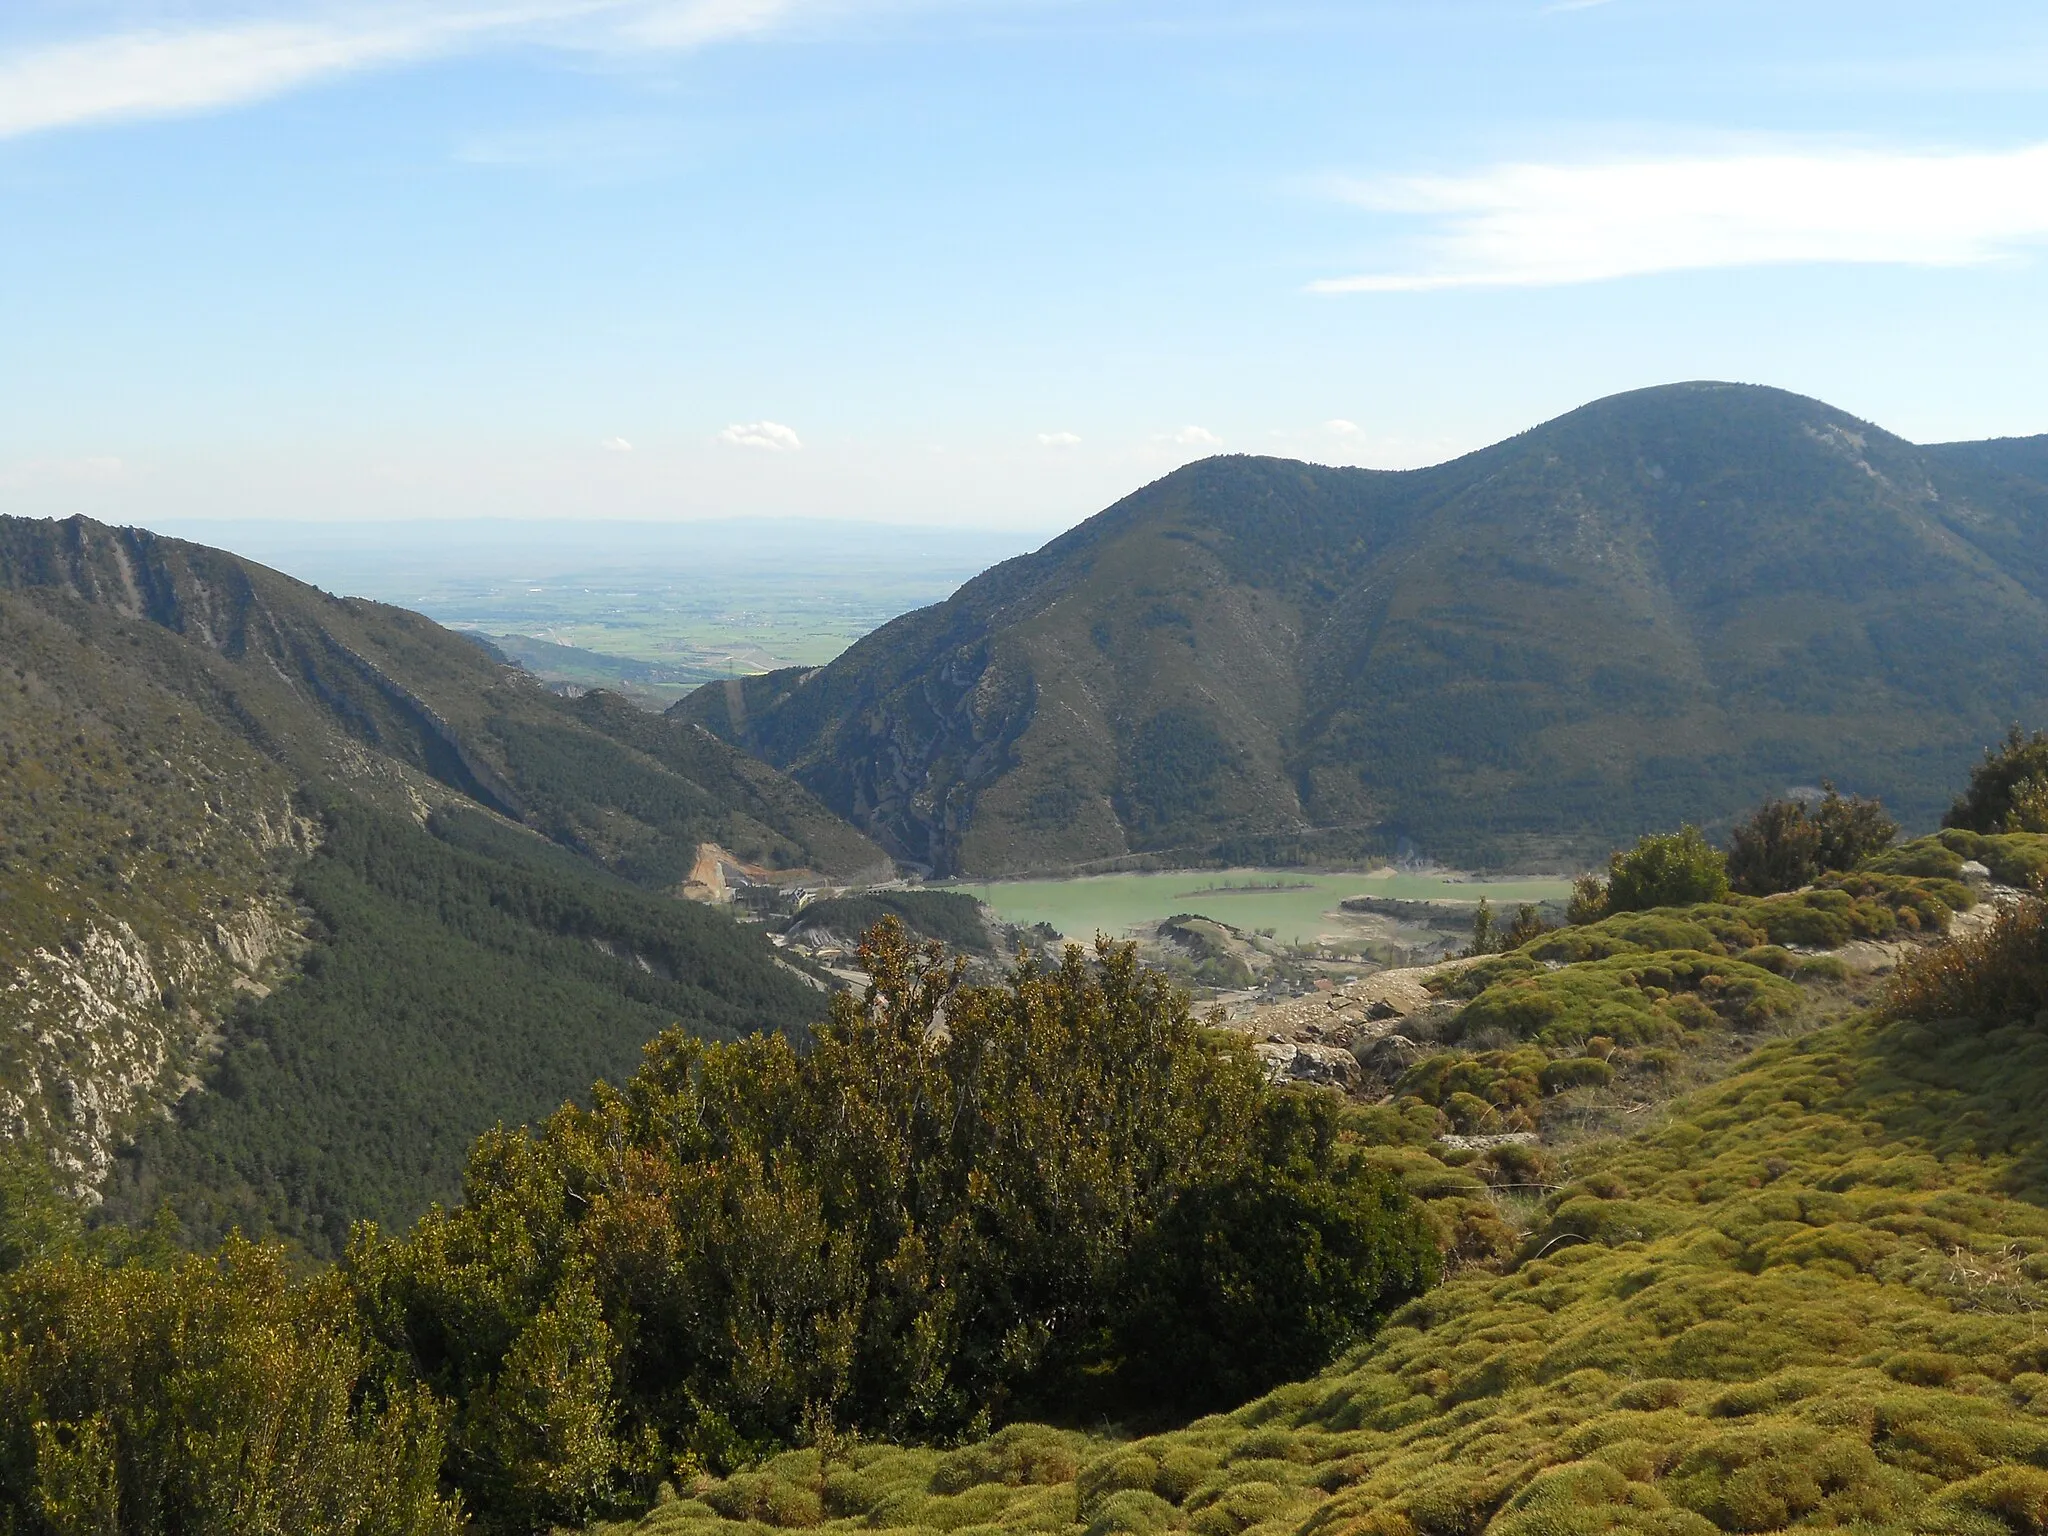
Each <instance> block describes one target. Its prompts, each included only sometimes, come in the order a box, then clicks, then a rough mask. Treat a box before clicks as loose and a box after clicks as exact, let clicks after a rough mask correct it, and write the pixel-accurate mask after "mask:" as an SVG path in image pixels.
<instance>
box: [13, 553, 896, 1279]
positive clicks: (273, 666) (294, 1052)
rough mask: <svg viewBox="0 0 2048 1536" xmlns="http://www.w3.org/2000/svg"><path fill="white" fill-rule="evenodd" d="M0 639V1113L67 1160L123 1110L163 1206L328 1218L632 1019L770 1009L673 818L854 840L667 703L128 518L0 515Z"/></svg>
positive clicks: (397, 1193) (351, 1209) (86, 1160)
mask: <svg viewBox="0 0 2048 1536" xmlns="http://www.w3.org/2000/svg"><path fill="white" fill-rule="evenodd" d="M0 656H4V657H5V658H6V666H5V669H4V671H0V749H4V751H5V752H6V754H7V759H6V761H7V768H6V772H5V774H4V775H0V809H4V810H5V812H6V820H5V823H4V826H0V911H4V918H5V920H4V922H0V1134H4V1135H6V1136H9V1137H16V1138H28V1139H31V1140H34V1141H36V1142H38V1143H41V1144H42V1145H44V1146H46V1147H48V1148H49V1149H50V1150H51V1152H52V1154H53V1156H55V1157H56V1158H57V1160H58V1161H59V1163H60V1164H61V1165H62V1166H63V1167H64V1168H65V1169H66V1170H67V1172H68V1175H69V1177H70V1181H71V1182H72V1184H73V1185H74V1187H77V1188H80V1189H82V1190H91V1189H97V1188H98V1187H100V1186H101V1185H102V1184H103V1183H104V1181H105V1179H106V1176H107V1174H108V1172H109V1171H110V1169H111V1168H112V1166H113V1161H112V1160H113V1154H114V1150H115V1148H116V1147H117V1146H118V1145H120V1144H121V1143H122V1142H123V1141H124V1140H125V1139H127V1138H129V1137H130V1136H132V1135H133V1134H135V1132H136V1131H137V1130H138V1129H139V1128H141V1127H143V1126H145V1125H155V1126H158V1127H159V1128H158V1129H156V1130H153V1131H152V1132H151V1133H150V1134H149V1135H148V1136H147V1137H145V1138H144V1145H143V1147H142V1150H141V1153H140V1154H138V1155H139V1156H140V1157H141V1161H140V1162H139V1163H138V1162H135V1161H132V1160H131V1161H130V1162H129V1163H127V1164H125V1165H124V1171H123V1177H122V1187H123V1189H125V1190H126V1191H128V1205H129V1207H130V1208H134V1209H137V1210H140V1206H139V1205H137V1203H136V1202H137V1201H139V1200H141V1199H142V1198H143V1197H144V1196H145V1195H146V1196H147V1198H148V1199H150V1200H154V1199H155V1198H157V1197H158V1196H167V1197H169V1198H171V1199H172V1200H173V1203H174V1204H175V1205H176V1206H177V1207H178V1208H179V1209H180V1210H181V1212H184V1213H185V1214H186V1215H187V1216H188V1217H190V1218H191V1219H192V1221H193V1222H194V1223H195V1230H210V1229H212V1227H213V1226H217V1225H218V1222H219V1221H220V1220H225V1219H230V1218H232V1219H240V1220H243V1221H244V1222H245V1224H246V1225H249V1226H251V1227H256V1228H262V1227H266V1226H269V1225H273V1224H274V1225H276V1226H277V1227H278V1228H279V1229H280V1230H284V1231H287V1232H292V1233H295V1234H297V1235H299V1236H301V1237H303V1238H305V1239H306V1240H307V1241H309V1242H313V1243H315V1244H316V1246H317V1245H319V1244H321V1243H325V1244H328V1245H330V1246H331V1243H332V1241H333V1240H335V1239H336V1238H337V1237H338V1236H339V1235H340V1224H341V1223H343V1222H344V1221H345V1220H346V1219H347V1218H348V1217H350V1216H354V1215H364V1214H372V1213H374V1214H378V1215H381V1216H385V1217H386V1218H388V1219H399V1218H402V1217H404V1216H406V1215H409V1214H410V1213H411V1212H412V1211H415V1210H417V1209H419V1208H420V1207H421V1206H423V1205H424V1204H425V1203H426V1201H427V1200H429V1199H431V1198H437V1197H442V1196H445V1195H448V1194H451V1193H452V1192H453V1189H454V1178H455V1175H456V1173H457V1171H458V1170H459V1166H460V1161H461V1157H462V1153H463V1150H464V1148H465V1147H466V1146H467V1143H468V1142H469V1140H470V1139H471V1138H472V1137H473V1136H474V1135H475V1134H477V1133H478V1132H479V1131H481V1130H484V1129H487V1128H488V1127H489V1126H490V1125H492V1124H494V1123H496V1122H497V1121H499V1120H500V1119H509V1120H514V1121H516V1120H520V1119H524V1118H527V1117H528V1116H530V1115H533V1114H536V1113H539V1112H541V1111H542V1110H545V1109H548V1108H551V1107H553V1106H554V1105H555V1104H557V1103H559V1102H560V1101H561V1100H562V1099H564V1098H566V1097H568V1096H570V1095H572V1094H576V1093H581V1092H583V1091H585V1090H587V1088H588V1086H589V1084H590V1082H591V1080H592V1079H593V1078H594V1077H601V1076H607V1075H613V1074H616V1073H620V1072H623V1071H627V1070H630V1069H631V1068H632V1067H633V1066H634V1065H635V1064H636V1062H637V1059H638V1049H639V1045H640V1044H641V1042H642V1041H644V1040H645V1039H646V1038H648V1037H649V1036H651V1035H652V1034H653V1033H654V1032H655V1031H656V1030H658V1029H659V1028H660V1027H662V1026H663V1025H665V1024H667V1023H669V1022H672V1021H677V1020H680V1021H682V1022H684V1023H685V1024H687V1025H689V1026H690V1027H692V1028H695V1029H698V1030H700V1031H703V1032H707V1033H712V1034H730V1033H733V1032H736V1031H740V1030H744V1029H750V1028H756V1027H772V1028H792V1029H801V1028H803V1027H804V1025H805V1024H806V1022H807V1021H808V1020H809V1019H810V1018H812V1017H813V1016H815V1014H816V1013H817V1011H818V1009H819V1006H820V999H819V995H818V992H817V991H816V989H815V987H814V986H813V985H812V984H811V983H810V982H809V981H808V980H807V979H806V978H802V977H800V976H798V975H795V974H792V971H791V968H790V967H788V966H786V965H784V964H782V963H781V962H780V961H779V960H778V958H777V957H776V956H775V955H774V953H773V951H772V950H771V948H770V947H769V946H768V945H767V944H766V943H765V941H764V940H763V939H762V938H761V936H760V935H759V934H758V933H754V932H751V931H747V930H742V929H740V928H738V927H736V926H735V925H734V924H733V923H732V922H731V921H730V919H728V918H727V917H726V916H724V915H723V914H719V913H713V912H709V911H705V910H701V909H698V908H695V907H689V906H686V905H685V904H683V903H680V902H678V901H676V900H675V899H674V898H673V897H672V896H670V895H669V894H667V891H668V889H669V888H670V887H672V886H674V885H675V884H676V883H677V882H679V881H680V880H681V879H682V877H683V876H684V875H685V874H686V873H687V872H688V869H689V866H690V862H691V860H692V857H693V856H694V852H695V847H696V844H697V843H698V842H700V841H716V842H719V843H721V844H723V845H724V846H726V847H728V848H731V849H734V850H735V851H737V852H740V853H741V854H742V856H745V857H749V858H751V859H754V860H758V861H759V862H762V863H765V864H770V865H778V866H783V867H798V866H808V867H816V868H821V869H824V870H826V871H828V872H831V873H834V874H837V875H841V876H846V875H851V874H854V873H857V872H859V871H861V870H862V869H869V868H877V867H880V866H881V865H882V857H881V855H880V853H879V851H878V850H877V849H876V848H875V847H874V845H873V844H872V843H870V842H869V841H868V840H867V839H866V838H864V837H863V836H861V835H860V834H859V833H858V832H856V831H854V830H853V829H852V828H851V827H849V826H847V825H846V824H845V823H844V822H842V821H841V820H839V819H838V818H837V817H836V816H834V815H833V814H832V813H831V812H830V811H829V810H827V809H826V808H824V807H823V806H822V805H820V804H819V802H818V801H817V800H816V799H815V798H814V797H813V796H812V795H810V794H809V793H808V792H807V791H805V790H803V789H801V788H799V787H798V786H797V785H795V784H794V783H792V782H790V781H789V780H787V779H785V778H783V777H782V776H781V775H779V774H777V773H776V772H775V771H774V770H772V769H770V768H768V767H766V766H765V765H763V764H761V763H759V762H758V761H755V760H753V759H751V758H749V757H747V756H746V755H745V754H743V753H740V752H737V751H735V750H734V749H732V748H731V747H729V746H727V745H725V744H723V743H721V742H718V741H716V740H715V739H713V738H712V737H711V736H710V735H709V734H708V733H706V732H704V731H701V730H698V729H695V728H692V727H690V726H688V725H681V724H676V723H671V722H665V721H662V720H660V719H658V718H654V717H649V716H646V715H644V714H641V713H640V712H638V711H635V710H633V709H631V708H630V707H629V706H626V705H624V704H623V703H622V702H620V701H617V700H612V699H609V698H607V697H605V696H601V695H591V696H586V697H585V698H582V699H578V700H575V701H568V700H562V699H558V698H555V697H554V696H553V695H551V694H549V693H547V692H546V691H545V690H544V689H542V688H541V687H539V686H538V685H537V684H536V683H535V682H534V681H533V680H532V679H531V678H529V677H528V676H526V675H525V674H523V673H521V672H519V671H518V670H517V669H515V668H512V667H509V666H506V665H504V664H503V663H502V661H500V660H499V659H498V658H496V657H495V656H493V655H492V654H491V653H490V652H489V651H488V650H487V649H486V648H484V647H481V646H479V645H477V644H475V643H474V642H472V641H470V640H468V639H466V638H464V637H462V636H459V635H455V634H453V633H451V632H449V631H446V630H443V629H441V628H440V627H439V626H437V625H434V624H432V623H431V622H429V621H428V620H426V619H423V618H421V617H419V616H418V615H416V614H410V613H406V612H404V611H402V610H398V609H393V608H387V607H383V606H381V605H378V604H373V603H367V602H360V601H353V600H349V601H344V600H339V599H335V598H332V597H329V596H327V595H326V594H324V593H321V592H318V591H316V590H315V589H313V588H310V587H307V586H304V585H302V584H301V583H298V582H295V581H292V580H290V579H289V578H287V577H284V576H282V575H279V574H278V573H276V572H274V571H269V570H266V569H264V568H263V567H260V566H256V565H253V564H251V563H249V562H246V561H242V560H239V559H237V558H236V557H235V556H233V555H230V554H226V553H224V552H221V551H218V550H210V549H206V548H203V547H200V546H195V545H189V544H183V543H180V542H178V541H176V540H170V539H160V538H156V537H154V536H152V535H150V534H148V533H145V532H142V531H139V530H134V529H110V528H103V527H100V526H98V525H96V524H93V523H90V522H86V521H84V520H81V519H73V520H72V521H70V522H67V523H50V522H33V521H28V520H23V519H0ZM363 818H368V819H367V820H364V819H363ZM365 827H367V828H370V829H371V830H370V831H367V832H365V831H363V830H362V829H363V828H365ZM345 828H355V829H356V830H355V832H354V833H352V834H351V836H352V838H353V840H351V839H350V838H340V839H339V840H337V838H338V830H337V829H345ZM458 829H461V832H460V835H459V836H458V835H457V832H458ZM368 847H374V848H376V849H379V850H381V852H380V853H379V854H378V856H377V858H376V859H370V860H369V863H368V864H366V863H365V860H366V859H369V855H368V854H367V853H365V852H364V851H363V850H364V849H365V848H368ZM373 869H374V870H381V871H382V872H383V874H382V875H381V876H373V873H372V871H373ZM485 919H488V921H485ZM478 923H482V924H483V926H482V927H481V928H479V927H478V926H477V924H478ZM309 945H310V949H309V948H308V946H309ZM656 957H659V958H656ZM237 998H240V999H241V1002H240V1004H239V1005H236V1001H235V1000H236V999H237ZM458 1004H459V1006H458ZM224 1020H225V1021H226V1022H225V1026H224V1027H225V1034H224V1035H223V1033H222V1032H221V1031H222V1029H223V1021H224ZM216 1056H217V1057H218V1058H219V1064H218V1065H216V1066H214V1067H212V1068H209V1067H208V1062H209V1061H212V1060H213V1059H214V1058H215V1057H216ZM209 1071H210V1072H211V1073H212V1074H213V1077H212V1078H211V1079H209V1081H211V1083H212V1088H213V1089H214V1090H218V1093H217V1095H216V1096H210V1095H209V1094H198V1095H193V1094H190V1093H189V1092H188V1090H190V1089H191V1088H192V1087H193V1085H194V1084H195V1082H197V1081H198V1080H199V1079H200V1078H202V1077H206V1076H207V1075H208V1073H209ZM344 1076H346V1077H347V1078H348V1079H349V1081H348V1084H347V1087H346V1088H345V1089H344V1088H343V1087H342V1086H341V1082H342V1078H343V1077H344ZM229 1083H232V1084H233V1085H235V1087H236V1092H237V1094H238V1095H239V1096H238V1097H234V1099H233V1103H232V1106H231V1105H230V1103H229V1098H230V1096H229V1095H228V1094H227V1093H226V1090H225V1086H224V1085H226V1084H229ZM307 1094H313V1095H316V1096H320V1097H321V1098H322V1101H323V1102H322V1104H308V1103H306V1102H303V1101H302V1100H303V1096H304V1095H307ZM181 1098H182V1105H181V1107H180V1109H179V1111H178V1112H177V1114H176V1115H175V1116H173V1117H172V1118H171V1119H169V1120H165V1119H163V1118H162V1116H163V1115H165V1114H168V1113H169V1112H170V1106H171V1105H173V1104H174V1103H178V1102H179V1101H180V1100H181ZM365 1104H380V1105H382V1106H383V1109H382V1110H381V1111H380V1112H379V1113H380V1115H381V1119H375V1123H374V1124H373V1125H372V1126H368V1127H364V1126H361V1125H358V1124H357V1123H356V1121H354V1120H352V1119H351V1118H350V1115H351V1113H352V1111H353V1109H356V1108H361V1107H362V1106H363V1105H365ZM202 1133H203V1134H202ZM193 1138H197V1140H193ZM352 1138H353V1139H352ZM117 1203H118V1202H117ZM145 1214H146V1212H145Z"/></svg>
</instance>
